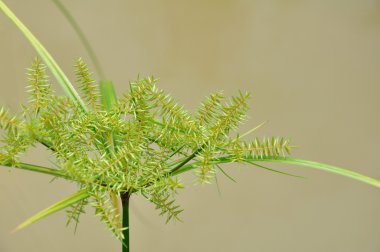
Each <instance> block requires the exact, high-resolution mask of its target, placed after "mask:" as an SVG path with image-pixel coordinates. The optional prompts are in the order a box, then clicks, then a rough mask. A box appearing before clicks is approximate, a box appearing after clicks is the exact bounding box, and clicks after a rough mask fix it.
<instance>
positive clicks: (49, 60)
mask: <svg viewBox="0 0 380 252" xmlns="http://www.w3.org/2000/svg"><path fill="white" fill-rule="evenodd" d="M0 10H1V11H2V12H3V13H4V14H5V15H6V16H7V17H8V18H9V19H10V20H12V22H13V23H14V24H15V25H16V26H17V28H18V29H19V30H20V31H21V32H22V33H23V34H24V36H25V37H26V39H27V40H29V43H30V44H31V45H32V46H33V47H34V49H35V50H36V51H37V53H38V55H39V56H40V57H41V58H42V60H43V61H44V62H45V64H46V66H47V67H48V68H49V70H50V71H51V72H52V74H53V75H54V77H55V78H56V79H57V81H58V83H59V84H60V85H61V87H62V89H63V90H64V91H65V93H66V94H67V95H68V96H69V97H70V98H71V99H72V100H73V102H74V103H76V104H77V105H78V106H80V107H81V108H82V109H83V111H87V108H86V105H85V104H84V102H83V101H82V99H81V98H80V96H79V95H78V93H77V92H76V90H75V89H74V87H73V85H72V84H71V83H70V81H69V79H68V78H67V76H66V75H65V73H64V72H63V71H62V70H61V68H60V67H59V66H58V64H57V62H56V61H55V60H54V58H53V57H52V56H51V55H50V53H49V52H48V51H47V50H46V49H45V47H44V46H43V45H42V44H41V43H40V41H39V40H38V39H37V38H36V37H35V36H34V35H33V34H32V32H31V31H30V30H29V29H28V28H27V27H26V26H25V25H24V24H23V23H22V22H21V20H20V19H18V18H17V16H16V15H15V14H14V13H13V12H12V11H11V10H10V9H9V8H8V7H7V5H5V3H4V2H3V1H1V0H0Z"/></svg>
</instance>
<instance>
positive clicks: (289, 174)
mask: <svg viewBox="0 0 380 252" xmlns="http://www.w3.org/2000/svg"><path fill="white" fill-rule="evenodd" d="M246 163H249V164H251V165H254V166H256V167H259V168H260V169H264V170H267V171H271V172H275V173H280V174H282V175H287V176H291V177H296V178H305V177H302V176H299V175H294V174H291V173H288V172H283V171H279V170H276V169H273V168H269V167H266V166H263V165H259V164H256V163H254V162H251V161H246Z"/></svg>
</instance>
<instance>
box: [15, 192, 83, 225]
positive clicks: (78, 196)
mask: <svg viewBox="0 0 380 252" xmlns="http://www.w3.org/2000/svg"><path fill="white" fill-rule="evenodd" d="M88 197H90V194H89V193H88V192H87V190H81V191H79V192H77V193H75V194H73V195H71V196H70V197H67V198H65V199H63V200H61V201H59V202H57V203H55V204H54V205H51V206H50V207H48V208H46V209H44V210H42V211H41V212H39V213H37V214H36V215H34V216H32V217H30V218H29V219H27V220H26V221H24V222H23V223H21V224H20V225H18V226H17V227H16V228H15V230H14V231H13V232H15V231H18V230H20V229H23V228H25V227H27V226H29V225H30V224H32V223H34V222H36V221H38V220H41V219H43V218H45V217H47V216H49V215H51V214H53V213H55V212H58V211H60V210H62V209H64V208H66V207H68V206H71V205H73V204H75V203H77V202H79V201H81V200H84V199H86V198H88Z"/></svg>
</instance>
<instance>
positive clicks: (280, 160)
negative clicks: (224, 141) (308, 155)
mask: <svg viewBox="0 0 380 252" xmlns="http://www.w3.org/2000/svg"><path fill="white" fill-rule="evenodd" d="M243 161H245V162H247V161H250V162H274V163H284V164H293V165H299V166H305V167H308V168H313V169H318V170H323V171H327V172H331V173H335V174H338V175H341V176H344V177H348V178H351V179H354V180H358V181H361V182H363V183H366V184H369V185H372V186H375V187H380V180H378V179H375V178H371V177H368V176H366V175H363V174H360V173H358V172H354V171H351V170H348V169H345V168H341V167H338V166H334V165H329V164H324V163H319V162H315V161H310V160H303V159H297V158H290V157H264V158H260V157H259V158H257V157H250V158H249V157H247V158H245V159H244V160H243ZM231 162H233V158H231V157H228V156H226V157H220V158H217V159H214V160H212V163H213V164H223V163H231ZM199 166H200V163H197V162H195V163H191V164H186V165H184V166H182V167H181V168H180V169H178V170H176V171H175V172H173V173H171V174H170V175H172V176H174V175H178V174H181V173H184V172H187V171H190V170H193V169H196V168H198V167H199Z"/></svg>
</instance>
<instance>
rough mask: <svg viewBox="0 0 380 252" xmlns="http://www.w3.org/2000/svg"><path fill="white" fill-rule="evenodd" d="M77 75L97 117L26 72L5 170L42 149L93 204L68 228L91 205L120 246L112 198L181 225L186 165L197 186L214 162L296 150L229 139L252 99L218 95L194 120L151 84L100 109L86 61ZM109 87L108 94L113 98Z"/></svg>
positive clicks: (142, 83)
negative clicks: (25, 94) (141, 203)
mask: <svg viewBox="0 0 380 252" xmlns="http://www.w3.org/2000/svg"><path fill="white" fill-rule="evenodd" d="M76 74H77V80H78V83H79V87H80V89H81V91H82V95H83V98H84V100H85V101H86V102H87V104H88V105H89V107H90V108H91V110H89V111H83V110H82V109H81V108H80V106H78V104H77V103H74V102H73V101H72V100H71V99H69V98H66V97H59V96H55V95H53V92H52V90H51V86H50V84H48V81H47V77H46V75H45V66H44V65H43V64H42V63H41V61H40V60H38V59H36V60H34V61H33V63H32V67H31V69H29V70H28V75H29V88H28V90H29V91H30V94H31V98H30V106H29V107H27V106H24V111H23V113H22V115H23V116H21V117H14V116H10V115H9V113H7V112H6V111H5V110H4V109H1V113H0V119H1V125H2V127H3V128H4V129H6V131H7V134H6V135H5V138H4V144H5V145H4V147H3V148H2V149H3V151H2V156H1V160H2V164H3V165H9V166H17V165H18V164H19V163H21V161H20V159H19V154H21V153H23V152H25V151H26V150H27V148H28V147H29V146H31V145H33V144H35V143H36V142H39V143H42V144H43V145H44V146H46V147H47V150H48V151H49V152H51V154H52V155H53V156H54V157H55V159H56V161H55V162H56V164H57V166H58V170H59V172H62V174H63V176H64V177H65V178H67V179H69V180H72V181H75V182H77V184H78V186H79V187H80V188H81V189H82V190H86V191H87V192H88V194H89V195H90V196H91V198H90V199H89V200H87V199H86V200H82V201H80V202H76V203H75V204H73V205H72V206H71V207H70V208H69V210H68V223H72V222H78V221H79V216H80V214H81V213H83V208H84V206H85V205H86V204H90V205H92V206H93V207H94V208H95V210H96V214H97V215H98V216H99V217H100V219H101V220H102V221H103V222H104V223H105V224H106V225H107V226H108V228H109V229H110V230H111V231H112V232H113V233H114V234H115V236H116V237H117V238H119V239H122V238H123V234H122V230H123V227H122V226H121V218H120V211H119V209H118V206H117V204H115V203H113V200H112V195H121V194H123V193H128V194H133V193H136V194H140V195H142V196H143V197H145V198H146V199H147V200H149V201H150V202H152V203H153V204H154V205H155V206H156V208H157V209H158V210H159V211H160V214H161V215H164V216H166V218H167V220H170V219H178V218H179V217H178V215H179V213H180V212H181V211H182V209H181V208H180V207H179V206H178V205H177V204H175V195H176V193H177V191H178V190H179V189H180V188H183V185H182V184H181V181H180V179H179V178H178V177H173V176H172V174H173V172H175V171H176V170H178V169H180V168H181V167H183V166H184V165H185V164H187V163H189V162H193V163H195V164H199V165H198V167H199V169H197V171H196V175H197V177H198V178H199V181H200V182H202V183H205V182H206V183H209V182H210V181H211V179H212V178H214V176H215V174H216V171H217V170H219V169H218V168H217V167H216V165H215V164H213V160H214V159H216V158H219V157H222V156H227V157H228V156H229V157H230V159H229V161H228V162H233V161H239V160H243V159H244V158H246V157H251V156H252V157H256V156H260V157H261V158H264V157H266V156H270V155H273V154H278V155H279V154H280V153H281V154H284V153H285V151H289V149H290V146H289V145H288V141H287V140H285V139H283V138H282V139H272V140H271V141H269V140H264V141H263V142H260V141H258V140H256V141H254V142H253V143H247V142H245V141H243V140H241V139H240V138H238V137H230V131H231V130H234V129H236V128H237V126H238V124H239V123H240V122H242V121H243V120H244V118H245V114H246V112H247V109H248V105H247V101H248V98H249V94H243V93H239V94H238V95H237V96H236V97H232V98H230V99H229V100H228V101H227V102H223V96H222V95H221V94H220V93H217V94H214V95H211V96H210V97H208V98H207V99H206V101H205V102H204V103H202V105H201V106H200V107H199V109H198V110H197V111H196V112H195V114H194V115H192V114H191V113H190V112H188V111H187V110H185V109H184V108H183V106H180V105H178V103H177V102H176V101H175V100H174V99H173V98H172V97H171V96H170V95H168V94H165V93H164V91H163V90H160V89H158V88H157V86H156V83H157V79H156V78H154V77H148V78H144V79H141V78H138V79H137V80H136V81H134V82H131V83H130V88H129V93H127V94H125V95H123V97H122V98H121V99H119V100H117V99H113V101H112V102H111V103H110V104H109V105H107V106H103V107H102V106H101V104H100V100H101V99H99V92H98V88H97V86H95V85H94V84H93V83H94V80H93V79H92V78H91V77H90V74H89V71H88V68H87V65H86V64H85V63H84V62H83V61H82V60H81V59H79V60H78V61H77V64H76ZM104 85H105V86H104V87H103V88H102V90H103V92H105V91H104V90H110V89H107V88H105V87H106V86H107V85H106V84H104ZM112 90H113V89H112ZM113 92H114V91H112V92H111V93H113ZM106 97H111V96H110V95H108V96H106ZM107 99H108V100H109V98H107ZM102 100H105V99H102ZM104 104H108V103H107V102H105V103H104ZM16 129H17V130H16Z"/></svg>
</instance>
